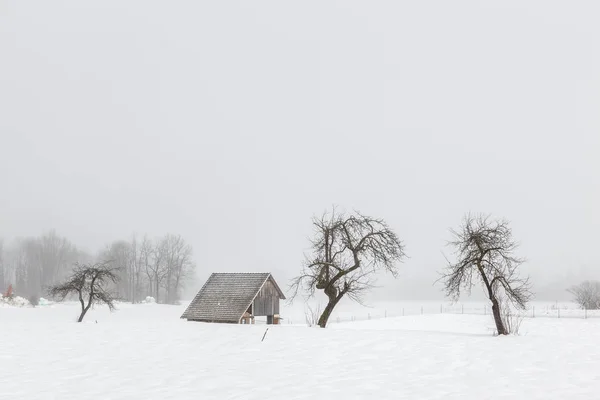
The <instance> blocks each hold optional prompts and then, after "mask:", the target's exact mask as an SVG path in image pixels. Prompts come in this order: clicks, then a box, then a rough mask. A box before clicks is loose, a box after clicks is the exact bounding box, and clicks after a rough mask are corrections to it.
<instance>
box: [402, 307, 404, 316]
mask: <svg viewBox="0 0 600 400" xmlns="http://www.w3.org/2000/svg"><path fill="white" fill-rule="evenodd" d="M402 316H403V317H404V307H402Z"/></svg>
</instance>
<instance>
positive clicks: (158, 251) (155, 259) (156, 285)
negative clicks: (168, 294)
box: [146, 240, 168, 303]
mask: <svg viewBox="0 0 600 400" xmlns="http://www.w3.org/2000/svg"><path fill="white" fill-rule="evenodd" d="M167 256H168V247H167V243H166V242H165V240H159V241H157V242H156V243H155V245H154V247H153V248H152V250H151V253H150V262H149V263H148V264H147V265H146V273H147V275H148V277H149V278H150V281H151V282H152V284H151V285H150V286H151V288H152V289H153V294H154V298H155V299H156V302H157V303H159V300H160V296H159V295H160V287H161V285H162V283H163V281H164V279H165V278H166V276H167V267H166V258H167ZM152 286H153V287H152Z"/></svg>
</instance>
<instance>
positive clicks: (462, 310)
mask: <svg viewBox="0 0 600 400" xmlns="http://www.w3.org/2000/svg"><path fill="white" fill-rule="evenodd" d="M460 313H461V314H464V313H465V305H464V304H461V305H460Z"/></svg>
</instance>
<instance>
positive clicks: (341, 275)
mask: <svg viewBox="0 0 600 400" xmlns="http://www.w3.org/2000/svg"><path fill="white" fill-rule="evenodd" d="M313 226H314V228H315V236H314V238H313V239H312V241H311V242H312V246H311V247H312V254H310V255H309V256H307V257H306V262H305V265H304V267H303V269H302V272H301V274H300V275H299V276H298V277H296V278H295V279H294V280H293V281H292V285H291V288H292V290H293V295H292V299H294V298H295V297H296V296H297V294H298V292H299V290H300V289H304V290H306V291H307V292H308V294H309V297H310V296H313V295H314V294H315V291H316V290H322V291H323V293H325V295H326V296H327V298H328V299H329V301H328V303H327V306H325V309H324V310H323V313H322V314H321V316H320V317H319V321H318V324H319V326H320V327H321V328H324V327H325V326H326V325H327V321H328V319H329V317H330V316H331V313H332V311H333V309H334V307H335V306H336V305H337V304H338V303H339V301H340V300H341V299H342V297H344V296H345V295H347V296H348V297H349V298H351V299H353V300H355V301H357V302H359V303H361V301H362V296H363V294H364V293H365V292H366V291H368V290H369V289H371V288H372V287H373V279H374V275H375V274H376V273H377V272H378V271H381V270H383V271H388V272H390V273H391V274H392V275H393V276H394V277H396V276H397V267H396V263H397V262H399V261H402V260H403V259H404V258H405V253H404V245H403V244H402V242H401V241H400V239H399V238H398V236H397V235H396V233H394V232H393V231H392V229H391V228H390V227H389V226H388V225H387V224H386V223H385V222H384V221H383V220H381V219H375V218H371V217H367V216H364V215H362V214H360V213H354V214H352V215H345V214H344V213H339V214H338V213H336V211H335V209H334V210H333V212H332V213H331V215H329V214H327V213H325V214H323V216H322V217H320V218H314V219H313Z"/></svg>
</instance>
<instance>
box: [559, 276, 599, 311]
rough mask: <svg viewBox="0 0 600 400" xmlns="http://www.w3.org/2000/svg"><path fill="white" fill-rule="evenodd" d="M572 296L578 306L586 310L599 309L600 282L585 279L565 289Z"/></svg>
mask: <svg viewBox="0 0 600 400" xmlns="http://www.w3.org/2000/svg"><path fill="white" fill-rule="evenodd" d="M567 292H569V293H571V294H572V295H573V297H574V299H573V300H574V301H575V302H576V303H577V304H578V305H579V307H581V308H583V309H586V310H598V309H600V282H598V281H585V282H582V283H580V284H579V285H577V286H573V287H571V288H570V289H567Z"/></svg>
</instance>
